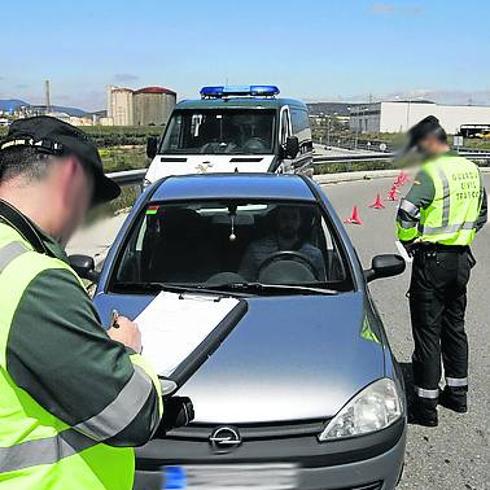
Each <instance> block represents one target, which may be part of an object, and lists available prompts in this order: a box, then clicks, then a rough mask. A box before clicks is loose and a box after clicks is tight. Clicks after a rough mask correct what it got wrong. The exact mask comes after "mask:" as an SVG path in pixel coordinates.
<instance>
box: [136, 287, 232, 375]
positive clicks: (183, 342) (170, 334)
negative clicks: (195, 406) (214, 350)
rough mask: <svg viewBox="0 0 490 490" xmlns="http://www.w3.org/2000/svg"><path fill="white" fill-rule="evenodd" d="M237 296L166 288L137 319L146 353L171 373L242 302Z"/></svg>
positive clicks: (159, 371)
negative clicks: (183, 291)
mask: <svg viewBox="0 0 490 490" xmlns="http://www.w3.org/2000/svg"><path fill="white" fill-rule="evenodd" d="M238 303H239V301H238V300H237V299H235V298H220V297H217V296H204V295H191V294H183V295H180V294H175V293H169V292H166V291H162V292H161V293H160V294H159V295H158V296H157V297H156V298H155V299H154V300H153V301H152V302H151V303H150V304H149V305H148V306H147V307H146V308H145V309H144V310H143V311H142V312H141V313H140V315H139V316H138V317H137V318H136V319H135V322H136V323H137V324H138V326H139V329H140V331H141V342H142V345H143V355H144V356H145V357H146V358H147V359H148V360H149V361H150V362H151V364H152V366H153V368H154V369H155V370H156V372H157V374H158V375H159V376H165V377H169V376H170V375H171V374H172V373H173V372H174V371H175V369H176V368H177V367H178V366H179V365H180V364H181V363H182V362H183V361H184V360H185V359H187V358H188V357H189V355H190V354H191V353H192V352H193V351H194V349H196V347H198V346H199V345H200V344H201V342H203V341H204V340H205V339H206V338H207V337H208V335H209V334H210V333H211V332H212V331H213V330H214V329H215V328H216V327H217V326H218V325H219V324H220V322H221V321H222V320H223V319H224V318H225V317H226V315H228V313H230V311H231V310H233V308H235V307H236V306H237V305H238Z"/></svg>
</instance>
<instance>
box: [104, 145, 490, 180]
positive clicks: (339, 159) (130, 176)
mask: <svg viewBox="0 0 490 490" xmlns="http://www.w3.org/2000/svg"><path fill="white" fill-rule="evenodd" d="M459 154H460V155H461V156H464V157H467V158H471V159H474V160H476V161H478V162H484V163H485V165H489V164H490V152H488V151H487V152H479V151H478V152H473V151H469V152H466V151H464V152H460V153H459ZM396 156H397V154H396V153H375V152H372V153H364V154H356V155H337V156H329V155H315V156H314V157H313V165H325V164H329V163H345V164H346V165H348V164H356V163H360V162H377V161H378V162H382V161H389V160H394V159H395V158H396ZM147 170H148V169H147V168H141V169H136V170H125V171H123V172H112V173H108V174H107V176H108V177H109V178H111V179H113V180H114V181H115V182H117V183H118V184H119V185H121V186H126V185H142V184H143V179H144V177H145V174H146V171H147Z"/></svg>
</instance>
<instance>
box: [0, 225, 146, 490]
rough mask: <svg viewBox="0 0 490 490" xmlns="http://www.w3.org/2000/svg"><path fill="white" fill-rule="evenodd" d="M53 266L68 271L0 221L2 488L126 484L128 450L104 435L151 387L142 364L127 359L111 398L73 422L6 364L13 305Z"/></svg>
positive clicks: (80, 489) (123, 422) (120, 424)
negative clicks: (128, 372)
mask: <svg viewBox="0 0 490 490" xmlns="http://www.w3.org/2000/svg"><path fill="white" fill-rule="evenodd" d="M51 268H53V269H65V270H68V271H71V272H72V273H73V271H72V269H71V268H70V267H69V266H68V265H67V264H65V263H64V262H62V261H60V260H58V259H56V258H53V257H49V256H46V255H42V254H38V253H37V252H35V251H33V250H32V248H31V247H30V244H29V243H27V242H26V241H24V240H23V238H22V236H21V235H19V234H18V232H16V231H15V230H14V229H13V228H12V227H10V226H8V225H6V224H4V223H0V297H1V298H2V308H1V309H0V393H1V396H0V412H1V413H3V414H4V417H3V419H2V423H3V424H4V427H3V430H2V431H1V436H0V482H1V483H0V488H3V487H4V486H5V488H8V489H10V488H12V489H13V488H15V490H23V489H28V488H36V489H39V490H85V489H86V488H90V489H91V490H108V489H111V490H114V489H117V490H130V489H131V488H132V485H133V479H134V463H135V460H134V450H133V449H132V448H128V447H112V446H109V445H107V444H105V443H104V441H105V440H108V439H110V438H111V437H113V436H115V435H116V434H118V433H121V431H123V430H124V428H125V427H127V426H128V425H129V424H130V423H131V422H132V421H133V420H134V417H136V416H137V414H138V413H139V412H140V410H141V408H142V406H143V405H144V404H145V403H146V402H147V400H148V397H149V396H151V395H152V379H151V376H149V375H148V374H146V372H145V369H144V368H143V367H140V366H138V365H134V364H133V366H134V369H135V371H134V373H133V375H132V376H131V378H130V379H129V381H128V382H127V383H126V385H125V387H124V388H123V389H122V390H121V392H120V393H119V395H118V396H117V398H116V399H115V400H113V401H112V402H111V403H110V404H109V405H107V406H106V407H105V408H104V409H103V410H101V411H100V412H99V414H97V415H95V416H93V417H91V418H90V419H88V420H85V421H83V422H81V423H79V424H78V425H77V426H75V427H69V426H67V424H66V423H65V422H63V421H62V420H61V419H58V418H57V417H56V416H54V415H52V414H51V413H49V412H48V411H47V410H46V409H45V408H44V407H43V406H41V405H40V404H38V403H37V402H36V400H34V399H33V398H32V397H31V396H30V395H29V393H28V392H27V391H25V390H23V389H22V388H20V387H18V386H17V385H16V383H15V380H13V379H12V378H11V376H10V374H9V372H8V369H7V365H6V352H7V345H8V337H9V329H10V327H11V325H12V320H13V317H14V315H15V311H16V309H17V307H18V305H19V302H20V300H21V298H22V296H23V293H24V291H25V290H26V288H27V287H28V285H29V284H30V282H31V281H32V279H34V278H35V277H36V276H37V275H38V274H40V273H42V272H43V271H46V270H49V269H51ZM74 274H75V273H74ZM75 276H76V274H75ZM33 482H35V483H33Z"/></svg>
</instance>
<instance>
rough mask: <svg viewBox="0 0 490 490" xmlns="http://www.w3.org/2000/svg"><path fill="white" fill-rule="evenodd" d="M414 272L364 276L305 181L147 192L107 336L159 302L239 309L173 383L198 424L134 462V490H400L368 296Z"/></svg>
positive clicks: (109, 267) (390, 399) (398, 266)
mask: <svg viewBox="0 0 490 490" xmlns="http://www.w3.org/2000/svg"><path fill="white" fill-rule="evenodd" d="M404 268H405V263H404V261H403V259H402V258H401V257H399V256H396V255H381V256H377V257H375V258H374V259H373V261H372V267H371V269H369V270H362V267H361V264H360V262H359V259H358V257H357V254H356V252H355V250H354V248H353V246H352V244H351V242H350V240H349V237H348V236H347V233H346V231H345V229H344V227H343V225H342V224H341V222H340V221H339V219H338V217H337V215H336V213H335V211H334V210H333V208H332V206H331V204H330V203H329V201H328V198H327V196H326V195H325V194H324V192H323V191H322V190H321V189H320V187H319V186H317V185H316V184H315V183H314V182H313V181H312V180H310V179H308V178H305V177H301V176H298V175H287V176H286V175H285V176H279V175H266V174H263V175H262V174H248V175H247V174H229V175H225V174H221V175H220V174H214V175H195V176H182V177H169V178H167V179H164V180H162V181H159V182H157V183H155V184H153V185H152V186H151V187H150V188H148V189H147V190H146V191H145V193H144V194H143V195H142V196H141V197H140V199H139V200H138V202H137V204H136V205H135V206H134V208H133V210H132V212H131V214H130V216H129V217H128V218H127V220H126V222H125V224H124V226H123V228H122V229H121V231H120V233H119V235H118V237H117V239H116V241H115V243H114V245H113V247H112V248H111V251H110V253H109V255H108V257H107V260H106V262H105V265H104V268H103V271H102V273H101V275H100V277H99V278H98V287H97V291H96V294H95V298H94V301H95V305H96V307H97V309H98V311H99V313H100V316H101V318H102V321H103V322H104V323H105V324H106V325H108V324H109V322H110V316H111V311H112V309H113V308H117V309H118V310H120V311H121V312H123V313H124V314H125V315H128V316H130V317H136V316H137V315H138V314H139V313H140V312H141V311H142V310H143V309H144V308H145V307H146V306H147V305H148V304H149V303H150V302H151V301H152V300H153V299H154V297H155V296H156V295H157V294H158V293H159V292H160V291H170V292H174V293H177V294H181V295H185V294H192V295H194V296H195V295H197V296H198V297H200V298H202V299H203V301H204V300H206V298H208V299H209V298H216V297H218V298H225V297H226V298H228V297H232V298H236V299H238V303H239V304H240V305H241V306H240V308H239V310H240V311H238V312H237V314H236V315H234V316H233V318H232V319H231V320H230V322H231V323H230V322H228V324H227V326H226V328H225V330H223V331H222V332H221V335H219V336H217V337H215V338H214V340H212V341H206V342H203V344H202V345H200V346H199V347H198V348H197V349H196V350H195V352H193V356H191V357H192V362H189V365H188V366H187V367H186V366H184V367H183V368H178V370H179V375H177V374H176V376H175V377H176V378H178V379H177V381H176V382H175V383H174V382H172V381H171V378H172V376H170V383H169V379H167V380H162V382H163V383H164V386H167V388H168V386H171V389H170V390H169V394H170V392H171V391H174V392H175V391H176V390H177V393H178V395H182V396H188V397H190V398H191V400H192V402H193V404H194V409H195V420H194V421H193V422H192V423H191V424H190V425H189V426H187V427H183V428H179V429H174V430H171V431H169V432H167V433H166V434H163V433H162V432H161V431H160V432H158V433H157V434H156V436H155V438H154V439H153V440H152V441H150V442H149V443H148V444H146V445H145V446H144V447H141V448H139V449H138V450H137V461H136V465H137V477H136V482H135V488H136V489H139V490H143V489H148V490H151V489H177V488H189V489H193V488H200V489H214V490H216V489H222V488H223V489H225V488H226V489H239V488H247V489H250V488H252V489H268V490H273V489H289V488H302V489H311V490H313V489H318V490H319V489H351V490H361V489H362V490H381V489H383V490H386V489H392V488H394V487H395V486H396V484H397V482H398V481H399V478H400V476H401V473H402V469H403V463H404V454H405V436H406V428H407V421H406V403H405V394H404V387H403V381H402V376H401V373H400V369H399V366H398V365H397V363H396V361H395V359H394V357H393V354H392V352H391V350H390V347H389V344H388V341H387V338H386V334H385V331H384V328H383V325H382V322H381V320H380V317H379V315H378V313H377V311H376V307H375V305H374V304H373V300H372V298H371V295H370V293H369V290H368V287H367V284H368V282H370V281H372V280H375V279H378V278H383V277H388V276H394V275H396V274H399V273H401V272H403V270H404ZM92 274H93V271H92ZM183 307H184V306H183ZM161 321H162V322H165V318H162V320H161ZM184 374H185V376H184ZM179 376H180V377H179ZM165 383H166V385H165Z"/></svg>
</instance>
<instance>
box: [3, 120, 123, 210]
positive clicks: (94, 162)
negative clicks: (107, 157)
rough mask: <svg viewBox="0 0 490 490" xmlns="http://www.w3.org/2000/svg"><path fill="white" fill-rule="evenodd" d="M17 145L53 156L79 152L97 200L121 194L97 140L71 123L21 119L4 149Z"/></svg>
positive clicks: (13, 124) (13, 128)
mask: <svg viewBox="0 0 490 490" xmlns="http://www.w3.org/2000/svg"><path fill="white" fill-rule="evenodd" d="M16 146H26V147H32V148H35V149H36V150H37V151H39V152H40V153H47V154H52V155H60V156H61V155H67V154H74V155H76V156H77V157H78V158H79V159H80V161H81V162H82V163H83V164H84V165H85V167H86V168H87V169H88V170H89V171H91V172H92V174H93V176H94V182H95V189H94V203H97V204H98V203H102V202H107V201H111V200H112V199H115V198H116V197H118V196H119V194H120V193H121V188H120V187H119V185H118V184H116V183H115V182H114V181H113V180H111V179H109V178H107V177H106V176H105V174H104V169H103V167H102V160H101V159H100V155H99V152H98V150H97V147H96V146H95V144H94V142H93V141H92V140H91V139H90V138H89V137H88V136H87V135H86V134H85V133H84V132H83V131H81V130H80V129H78V128H76V127H75V126H72V125H71V124H68V123H66V122H63V121H60V120H59V119H56V118H54V117H49V116H37V117H30V118H26V119H17V120H16V121H14V122H13V123H12V125H11V126H10V128H9V131H8V134H7V137H6V138H5V139H4V140H3V141H2V143H1V144H0V151H1V150H3V149H7V148H12V147H16Z"/></svg>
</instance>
